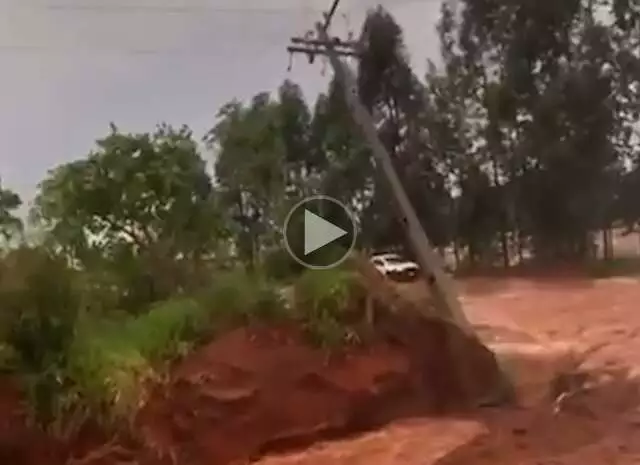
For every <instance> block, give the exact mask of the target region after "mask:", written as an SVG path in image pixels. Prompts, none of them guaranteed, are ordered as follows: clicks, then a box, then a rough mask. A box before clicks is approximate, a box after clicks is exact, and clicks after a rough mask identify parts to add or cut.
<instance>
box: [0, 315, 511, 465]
mask: <svg viewBox="0 0 640 465" xmlns="http://www.w3.org/2000/svg"><path fill="white" fill-rule="evenodd" d="M385 325H386V328H387V329H388V330H387V331H385V332H383V333H382V334H380V335H378V336H376V341H375V342H372V343H370V344H366V345H361V346H354V347H350V348H348V349H345V350H343V351H340V352H339V353H335V352H334V353H329V352H327V351H323V350H319V349H315V348H312V347H311V346H310V345H309V344H308V343H306V342H305V341H304V338H303V336H302V334H301V333H300V332H299V331H298V330H296V329H295V328H271V327H253V328H243V329H239V330H236V331H233V332H231V333H229V334H227V335H225V336H223V337H221V338H220V339H218V340H217V341H215V342H213V343H211V344H209V345H208V346H205V347H203V348H201V349H200V350H198V351H197V352H195V353H193V354H191V355H190V356H189V357H188V358H187V359H186V360H184V361H183V362H181V363H180V364H179V365H178V366H177V367H176V368H175V370H174V371H173V373H172V377H171V381H170V382H169V383H168V384H167V385H165V386H163V387H162V388H158V389H157V391H156V392H155V393H154V395H153V396H152V399H151V401H150V402H149V403H148V405H146V407H144V408H143V409H142V411H141V412H140V415H139V416H138V418H137V420H136V422H135V427H134V433H135V436H136V439H137V443H138V444H139V446H137V447H136V449H135V450H131V451H130V453H128V454H124V455H122V454H120V453H121V452H123V450H122V447H105V448H104V449H102V451H100V452H99V453H96V451H95V450H94V451H93V452H92V453H91V454H88V453H87V451H86V448H85V447H82V449H80V448H79V446H78V445H77V444H71V446H70V447H54V445H53V444H52V441H48V442H47V441H45V439H46V438H44V439H43V438H42V437H36V436H35V434H36V433H34V432H32V431H29V430H28V428H26V427H25V428H16V426H17V423H15V424H14V425H13V426H12V427H5V428H2V429H1V430H0V447H4V448H5V449H4V451H2V452H4V453H5V456H2V457H0V458H2V459H4V460H2V461H1V463H11V464H13V465H22V464H24V465H44V463H46V464H47V465H57V464H58V463H60V464H63V463H65V462H66V463H70V464H76V465H98V464H100V465H103V464H104V465H106V464H109V465H112V464H114V463H119V462H118V461H117V460H116V457H115V455H116V453H118V454H120V458H119V460H122V459H124V458H126V459H128V460H131V461H133V460H135V461H136V462H137V463H138V464H139V465H164V464H172V465H173V464H189V465H199V464H202V465H205V464H206V465H227V464H231V463H243V462H246V460H249V459H254V458H257V457H260V456H262V455H264V454H265V453H268V452H275V451H283V450H289V449H292V448H298V447H303V446H307V445H309V444H311V443H313V442H316V441H318V440H320V439H325V438H333V437H338V436H344V435H347V434H349V433H353V432H356V431H361V430H366V429H370V428H373V427H375V426H378V425H380V424H383V423H386V422H388V421H390V420H393V419H395V418H398V417H401V416H406V415H407V414H414V415H415V414H417V413H427V412H433V413H435V412H438V413H441V412H443V411H447V410H449V411H450V410H457V409H461V408H464V407H465V406H467V405H469V404H471V403H472V401H476V400H478V399H479V398H481V397H483V396H484V395H485V394H486V392H488V390H489V388H490V386H491V385H492V384H493V383H494V380H495V377H496V376H497V375H498V374H497V371H496V365H495V362H494V359H493V355H492V354H491V353H490V352H489V351H488V350H486V349H485V348H484V347H483V346H482V345H480V344H479V343H478V342H477V341H475V340H473V339H467V338H466V337H465V336H464V335H462V334H461V333H460V332H459V330H457V329H456V328H455V327H452V326H449V325H447V324H444V323H439V322H431V323H429V322H426V323H420V322H418V321H412V320H406V321H405V320H404V319H402V318H397V317H390V319H389V320H388V321H385ZM451 340H454V341H456V343H457V345H458V347H460V348H461V350H464V351H465V352H466V353H467V354H468V360H469V361H470V365H469V367H467V369H469V370H472V372H473V376H475V377H476V378H477V379H476V383H475V386H476V388H477V389H474V391H473V392H466V391H461V390H460V389H459V386H458V382H459V376H460V373H459V372H458V371H457V370H455V371H454V370H452V367H453V364H452V361H451V360H450V359H449V358H447V357H446V356H444V353H445V350H444V347H446V344H447V341H451ZM8 404H10V407H11V409H14V410H15V406H16V404H17V399H13V400H12V401H11V402H8ZM0 407H2V405H0ZM5 407H6V408H7V409H8V408H9V405H7V406H5ZM1 413H2V414H4V413H5V412H4V411H3V412H1ZM2 417H3V419H4V418H6V416H5V415H2ZM6 444H11V445H12V447H11V449H9V448H6V446H5V445H6ZM34 444H36V445H37V447H33V446H34ZM41 445H42V447H40V446H41ZM34 451H38V453H37V454H36V453H35V452H34ZM63 452H66V454H67V457H64V460H63V458H62V457H61V455H64V453H63ZM127 455H128V457H126V456H127ZM45 457H46V459H45ZM69 459H70V461H67V460H69Z"/></svg>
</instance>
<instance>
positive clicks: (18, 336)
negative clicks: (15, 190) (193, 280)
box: [0, 251, 356, 434]
mask: <svg viewBox="0 0 640 465" xmlns="http://www.w3.org/2000/svg"><path fill="white" fill-rule="evenodd" d="M20 253H21V254H22V255H21V256H20V257H15V259H16V260H14V261H13V262H11V263H10V265H11V266H12V267H18V268H21V270H22V271H21V272H19V273H16V272H15V270H13V269H11V270H10V272H5V273H3V275H2V276H0V311H1V312H2V313H1V314H0V316H2V317H3V320H4V321H3V323H6V325H5V326H6V328H8V329H7V330H5V332H4V334H2V337H1V338H0V370H2V369H4V370H11V371H13V372H14V373H15V374H17V375H18V378H20V379H21V380H22V381H23V384H24V388H25V392H26V393H27V397H28V401H29V404H30V406H31V408H32V412H33V416H32V418H33V420H34V421H35V422H37V423H38V424H40V425H42V426H44V427H46V428H48V429H49V430H50V431H53V432H55V433H57V434H70V433H73V431H74V430H75V429H76V428H78V427H79V426H80V425H82V423H83V422H84V421H86V420H87V419H91V420H92V421H96V422H98V423H101V424H103V425H111V426H114V425H117V426H119V427H122V426H124V425H126V424H130V422H131V421H132V420H133V419H134V418H135V415H136V413H137V412H138V410H139V409H140V407H141V406H143V405H144V403H145V402H146V401H147V399H148V397H149V394H150V388H151V387H152V386H154V385H155V384H156V383H158V382H162V380H163V379H164V375H165V373H166V367H167V366H168V363H170V362H171V361H172V360H175V359H176V358H178V357H181V356H182V355H184V354H186V353H188V352H189V351H190V350H191V349H192V348H193V346H194V345H196V344H198V343H199V342H200V341H202V340H209V339H211V338H212V337H213V336H214V335H215V334H217V333H219V332H220V331H224V330H226V329H229V328H231V327H235V326H239V325H244V324H250V323H254V322H258V321H269V322H274V321H275V322H282V321H291V320H297V321H300V322H301V323H302V325H303V326H304V328H305V330H306V331H307V333H308V334H309V336H310V337H311V339H312V341H313V342H315V343H317V344H318V345H320V346H322V347H336V346H339V345H341V344H344V343H345V342H347V341H353V339H354V337H353V335H354V334H355V333H354V331H353V330H351V329H349V324H348V318H347V317H348V310H349V308H350V306H351V305H352V303H353V296H354V289H355V288H356V286H355V280H354V278H353V276H352V275H351V274H350V273H349V272H347V271H346V270H335V269H334V270H321V271H308V272H306V273H303V274H302V275H301V276H299V277H298V278H297V279H296V280H295V284H294V286H293V287H294V288H295V295H296V299H295V303H294V304H293V305H292V302H291V301H290V299H287V298H286V297H285V294H284V293H283V292H282V290H281V289H280V287H279V286H278V285H276V284H275V283H274V282H273V281H272V280H271V279H269V277H267V276H266V275H264V274H260V273H247V272H245V271H241V270H236V271H230V272H224V273H219V274H218V275H216V276H215V281H214V282H213V283H212V284H211V285H210V286H209V287H208V288H207V289H206V290H205V291H203V292H201V293H200V294H199V295H196V296H192V297H181V298H174V299H170V300H168V301H165V302H161V303H158V304H155V305H153V306H151V307H150V308H149V309H147V311H145V312H142V313H140V314H136V315H132V314H126V313H122V312H117V311H111V312H107V314H106V315H105V314H104V312H100V314H96V313H95V312H92V311H91V310H85V311H81V310H80V309H81V306H82V302H83V298H86V297H85V296H84V295H83V294H82V290H81V289H77V287H74V283H75V282H76V281H75V280H74V273H75V272H73V271H72V270H69V269H68V268H67V267H66V264H64V263H62V262H59V261H56V260H55V259H53V258H51V257H50V256H48V255H47V254H46V253H43V252H41V251H37V252H34V251H30V252H25V251H22V252H20ZM27 259H28V260H27ZM8 263H9V262H7V261H6V260H5V262H4V263H3V266H4V268H3V270H4V271H7V270H8V268H7V266H8V265H7V264H8ZM18 263H20V265H18ZM3 270H0V271H3ZM89 308H90V307H89Z"/></svg>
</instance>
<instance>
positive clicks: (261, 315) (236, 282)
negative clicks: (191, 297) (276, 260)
mask: <svg viewBox="0 0 640 465" xmlns="http://www.w3.org/2000/svg"><path fill="white" fill-rule="evenodd" d="M202 302H203V304H204V305H205V306H206V307H208V308H209V309H210V311H211V318H212V319H213V320H214V322H216V323H220V324H222V325H223V326H226V325H227V324H230V325H235V324H244V323H250V322H254V321H272V320H277V319H280V318H283V317H287V316H288V315H287V314H286V303H285V301H284V298H283V296H282V295H281V293H280V292H279V291H278V287H277V286H276V284H275V283H274V282H273V281H271V280H270V279H268V278H267V277H266V276H264V275H263V274H260V273H249V272H247V271H245V270H241V269H238V270H233V271H229V272H225V273H221V274H220V275H218V276H217V277H216V280H215V282H214V283H213V284H212V285H211V287H210V288H209V289H208V290H207V291H206V292H204V293H203V295H202Z"/></svg>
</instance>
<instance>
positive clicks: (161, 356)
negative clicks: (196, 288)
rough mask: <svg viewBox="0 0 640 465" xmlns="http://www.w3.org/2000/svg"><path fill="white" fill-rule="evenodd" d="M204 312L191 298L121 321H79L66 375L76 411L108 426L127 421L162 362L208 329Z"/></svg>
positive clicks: (159, 372)
mask: <svg viewBox="0 0 640 465" xmlns="http://www.w3.org/2000/svg"><path fill="white" fill-rule="evenodd" d="M208 318H209V315H208V312H207V310H206V309H205V308H204V307H202V306H201V305H200V304H199V303H198V302H197V301H195V300H193V299H186V298H185V299H174V300H169V301H167V302H163V303H160V304H157V305H155V306H154V307H153V308H151V309H150V310H149V312H147V313H145V314H143V315H138V316H130V315H126V316H124V317H122V318H119V319H101V320H96V319H94V318H91V317H90V316H85V317H83V318H81V319H80V322H79V324H78V331H77V335H76V338H75V340H74V343H73V345H72V347H71V350H70V353H69V364H68V376H69V378H70V379H71V380H72V381H73V384H74V387H75V390H76V401H77V406H76V407H77V408H81V410H84V411H85V412H88V413H89V414H91V415H92V416H93V417H94V418H96V419H99V420H102V421H103V422H105V423H107V424H113V423H117V424H120V423H121V422H123V421H124V422H129V421H131V420H132V419H133V418H134V416H135V413H136V412H137V411H138V409H139V408H140V407H141V406H142V405H143V404H144V403H145V401H146V399H147V395H148V388H149V387H150V385H151V383H153V382H154V381H158V380H159V379H161V377H162V376H163V371H164V368H165V367H166V363H167V362H169V361H171V360H173V359H175V358H176V357H179V356H181V355H183V354H184V353H186V352H187V350H188V349H189V348H190V346H191V344H192V343H193V341H194V340H196V339H197V338H198V337H199V335H200V334H201V332H202V331H205V330H206V329H207V328H208Z"/></svg>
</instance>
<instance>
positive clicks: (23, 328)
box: [0, 247, 79, 425]
mask: <svg viewBox="0 0 640 465" xmlns="http://www.w3.org/2000/svg"><path fill="white" fill-rule="evenodd" d="M74 276H75V272H74V271H73V270H71V269H70V268H69V267H68V266H67V264H66V262H65V261H64V260H62V259H61V258H58V257H55V256H53V255H51V254H50V253H48V252H47V251H45V250H44V249H41V248H29V247H21V248H19V249H16V250H13V251H11V252H9V253H8V254H7V255H6V256H5V257H4V258H3V260H2V261H1V262H0V316H1V318H2V320H3V322H2V323H3V324H2V331H3V340H4V344H5V345H6V346H7V351H10V353H11V358H12V367H13V368H14V369H15V370H16V371H17V372H18V374H19V375H21V376H20V377H21V379H22V380H23V381H24V384H25V390H26V393H27V395H28V398H29V401H30V405H31V406H32V407H33V412H34V414H35V417H36V419H37V420H38V422H39V423H41V424H43V425H49V424H51V423H52V422H53V421H54V420H55V419H56V418H57V417H58V416H59V414H60V411H61V410H64V409H65V408H66V407H65V399H64V396H63V395H61V394H62V392H63V391H64V390H65V389H66V387H65V386H66V384H67V383H68V379H67V378H66V376H65V374H64V373H65V366H66V363H67V355H68V349H69V346H70V344H71V342H72V340H73V336H74V330H75V322H76V316H77V310H78V305H79V298H78V293H77V292H76V289H75V287H74Z"/></svg>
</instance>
